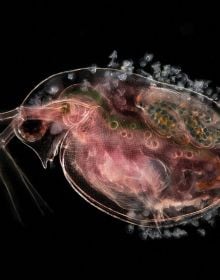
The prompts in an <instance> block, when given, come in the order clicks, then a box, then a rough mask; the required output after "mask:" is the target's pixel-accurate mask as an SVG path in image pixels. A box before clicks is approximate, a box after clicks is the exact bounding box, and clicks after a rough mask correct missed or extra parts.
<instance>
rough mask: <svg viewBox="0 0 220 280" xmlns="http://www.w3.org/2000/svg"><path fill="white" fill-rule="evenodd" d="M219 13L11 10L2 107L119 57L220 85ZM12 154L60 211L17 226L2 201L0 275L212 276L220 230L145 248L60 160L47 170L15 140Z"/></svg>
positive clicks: (104, 7) (89, 7)
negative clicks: (148, 57)
mask: <svg viewBox="0 0 220 280" xmlns="http://www.w3.org/2000/svg"><path fill="white" fill-rule="evenodd" d="M217 10H218V9H217V7H213V6H212V7H211V5H210V6H208V5H202V4H196V5H195V6H192V4H189V3H186V2H184V3H183V4H181V3H180V2H179V3H177V4H176V5H173V4H170V5H167V4H166V5H165V4H164V5H161V4H160V3H159V2H158V3H155V5H152V4H151V5H150V4H149V3H148V1H142V2H137V1H136V2H134V1H132V2H131V3H130V4H129V3H126V4H121V5H119V4H116V3H113V2H104V1H103V3H102V4H95V3H94V2H93V3H90V4H87V3H86V2H84V1H83V2H81V3H79V2H78V3H77V2H75V1H72V3H71V4H70V2H69V4H67V3H64V2H61V1H57V3H55V2H54V3H52V2H46V1H45V2H44V3H40V2H38V1H36V2H35V1H32V2H30V3H21V2H19V3H16V4H15V3H9V4H8V5H7V7H2V9H1V25H0V36H1V52H0V53H1V69H2V74H1V92H0V110H1V111H4V110H7V109H12V108H14V107H16V106H18V105H19V104H21V102H22V100H23V99H24V97H25V96H26V95H27V94H28V92H29V91H30V90H31V89H32V88H33V87H34V86H35V85H36V84H37V83H38V82H40V81H41V80H42V79H44V78H46V77H47V76H49V75H51V74H54V73H57V72H59V71H63V70H68V69H74V68H80V67H87V66H90V65H92V64H97V65H98V66H106V65H107V64H108V62H109V58H108V56H109V55H110V53H111V52H112V51H113V50H117V51H118V55H119V59H120V60H123V59H133V60H136V61H138V59H139V58H140V57H142V56H143V55H144V53H145V52H151V53H153V54H154V55H155V57H156V60H159V61H161V62H162V63H163V64H166V63H169V64H171V65H177V66H180V67H181V68H182V69H183V71H184V72H186V73H188V74H189V75H190V76H191V77H192V78H194V79H195V78H197V79H208V80H212V81H214V82H215V83H216V84H220V79H219V65H220V64H219V63H220V54H219V35H220V25H219V17H218V15H217ZM11 151H12V152H13V155H14V156H15V158H16V159H17V161H18V162H19V164H20V165H21V166H22V167H23V169H24V170H25V172H26V174H27V175H28V176H29V177H30V179H31V180H32V181H33V182H34V185H35V186H36V188H37V189H38V190H39V192H40V193H41V194H42V196H43V197H44V199H45V200H46V201H47V202H48V203H49V205H50V206H51V208H52V209H53V211H54V212H53V214H51V215H48V216H46V217H44V218H33V219H32V218H31V217H32V216H31V211H30V214H29V212H28V211H29V210H28V209H27V210H26V211H27V213H28V214H27V216H28V218H29V222H28V223H27V225H26V226H25V227H21V226H19V225H17V224H16V223H15V222H14V220H13V218H12V216H11V215H10V212H9V211H8V210H7V207H6V205H4V202H3V201H4V199H2V198H1V199H0V200H1V203H2V204H3V207H1V211H2V213H1V218H2V222H1V221H0V237H1V238H0V254H1V258H2V261H1V262H0V266H1V267H2V268H3V267H4V266H5V264H10V265H11V267H14V264H16V263H18V264H19V266H18V268H16V269H17V270H16V271H17V273H20V272H21V273H25V274H28V268H31V271H32V273H34V274H35V273H37V272H38V271H42V269H43V268H47V270H48V271H49V273H54V271H55V272H57V273H58V272H60V273H61V275H62V276H63V278H64V279H65V277H64V274H65V273H67V272H68V273H70V276H71V277H74V276H75V274H76V270H77V268H79V267H83V269H82V270H80V273H82V274H83V273H84V272H86V271H87V272H89V273H94V274H95V275H96V274H97V275H98V274H100V273H101V268H104V269H105V274H102V277H103V278H104V279H105V278H106V275H108V273H109V271H112V270H115V269H116V268H121V269H122V271H124V273H125V272H130V271H132V270H135V272H142V273H143V274H144V275H145V276H146V277H148V275H149V273H153V274H154V275H156V276H157V275H159V274H162V275H170V276H172V275H173V276H176V277H178V276H179V275H182V274H183V273H184V274H185V275H186V276H188V275H191V273H192V271H194V273H195V275H197V276H201V275H203V273H204V272H205V271H206V270H208V269H210V272H213V271H214V272H215V270H216V268H215V267H216V266H215V265H216V263H217V260H218V257H214V254H215V252H218V251H219V249H220V246H219V245H220V241H219V240H220V236H219V233H220V226H219V224H217V225H216V226H215V227H214V228H213V229H211V230H210V231H208V234H207V236H206V237H204V238H201V237H199V236H195V235H194V234H192V235H191V234H190V235H189V236H188V237H186V238H183V239H180V240H172V239H171V240H147V241H143V240H141V239H140V237H139V236H138V233H136V234H133V235H130V234H128V233H127V232H126V225H125V224H124V223H122V222H120V221H117V220H115V219H113V218H112V217H109V216H106V215H105V214H103V213H101V212H99V211H98V210H97V209H95V208H93V207H92V206H90V205H89V204H87V203H86V202H85V201H84V200H82V199H81V198H80V197H79V196H78V195H77V194H76V193H75V192H74V191H72V189H71V187H70V186H69V184H68V183H67V182H66V180H65V178H64V176H63V174H62V170H61V168H60V167H59V162H58V160H55V165H54V166H52V167H51V168H49V169H48V170H46V171H45V170H43V168H42V167H41V163H40V161H39V160H38V158H37V157H36V156H35V154H33V152H32V151H31V150H29V149H28V148H27V147H24V146H23V145H22V144H20V143H19V142H18V141H14V142H13V143H12V145H11ZM24 208H25V205H24ZM12 270H13V269H12ZM176 270H177V271H178V272H175V271H176ZM9 272H10V270H9ZM115 277H117V274H116V272H115Z"/></svg>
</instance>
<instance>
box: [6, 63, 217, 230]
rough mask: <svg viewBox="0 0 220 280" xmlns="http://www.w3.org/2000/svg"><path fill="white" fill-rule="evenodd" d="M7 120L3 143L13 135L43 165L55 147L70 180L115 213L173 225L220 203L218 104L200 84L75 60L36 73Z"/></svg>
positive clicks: (148, 222)
mask: <svg viewBox="0 0 220 280" xmlns="http://www.w3.org/2000/svg"><path fill="white" fill-rule="evenodd" d="M7 120H10V121H11V122H10V124H9V126H8V127H7V128H6V129H5V131H3V132H2V133H1V138H0V140H1V150H4V151H6V145H7V144H8V142H9V141H10V140H11V139H12V137H13V136H14V135H16V136H17V137H18V138H19V139H20V140H21V141H22V142H23V143H24V144H26V145H27V146H29V147H30V148H31V149H33V151H34V152H35V153H36V154H37V155H38V157H39V158H40V160H41V162H42V165H43V166H44V168H46V167H47V163H48V161H53V159H54V157H55V156H56V155H57V154H58V153H59V158H60V163H61V165H62V168H63V172H64V175H65V177H66V179H67V180H68V182H69V183H70V185H71V186H72V187H73V189H74V190H75V191H76V192H77V193H78V194H80V195H81V196H82V197H83V198H84V199H85V200H86V201H88V202H89V203H91V204H92V205H94V206H95V207H97V208H98V209H100V210H102V211H104V212H105V213H107V214H110V215H112V216H113V217H115V218H119V219H121V220H123V221H126V222H128V223H131V224H136V225H140V226H143V227H152V228H153V227H156V226H157V227H158V225H159V227H163V226H165V227H172V226H174V225H178V224H181V223H183V222H186V221H187V220H189V219H192V218H196V217H201V216H202V215H204V214H205V213H206V212H207V211H208V210H209V209H214V208H216V207H218V206H219V204H220V108H219V104H218V103H217V102H214V101H212V100H210V99H209V98H207V97H206V96H203V95H201V94H199V93H197V92H194V91H191V90H187V89H184V88H182V89H179V88H177V87H174V86H171V85H168V84H164V83H159V82H156V81H154V80H151V79H148V78H147V77H144V76H141V75H138V74H133V73H132V74H131V73H130V74H127V73H125V72H123V71H120V70H114V69H107V68H106V69H104V68H97V69H95V71H91V69H90V68H85V69H78V70H73V71H67V72H62V73H59V74H56V75H53V76H51V77H49V78H48V79H46V80H44V81H43V82H41V83H40V84H39V85H38V86H37V87H35V88H34V89H33V91H32V92H31V93H30V94H29V95H28V96H27V98H26V99H25V100H24V102H23V103H22V104H21V106H20V107H18V108H17V109H15V110H13V111H11V112H6V113H1V114H0V121H7ZM8 157H10V155H9V154H8ZM0 164H2V163H0ZM17 168H19V167H17ZM17 170H18V173H19V169H17ZM20 176H21V178H22V180H23V181H25V183H26V184H27V185H28V186H29V184H28V183H27V179H26V177H25V176H24V175H23V173H21V174H20ZM2 178H4V174H3V172H2V171H1V179H2ZM5 184H6V185H7V183H5Z"/></svg>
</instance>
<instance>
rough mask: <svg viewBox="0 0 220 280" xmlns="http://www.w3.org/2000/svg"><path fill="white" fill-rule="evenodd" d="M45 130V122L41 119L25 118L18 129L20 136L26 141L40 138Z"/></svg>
mask: <svg viewBox="0 0 220 280" xmlns="http://www.w3.org/2000/svg"><path fill="white" fill-rule="evenodd" d="M46 130H47V124H46V123H45V122H43V121H41V120H25V121H24V122H23V123H22V124H21V126H20V127H19V129H18V132H19V134H20V135H21V136H22V138H23V139H24V140H26V141H28V142H34V141H37V140H39V139H41V138H42V137H43V136H44V134H45V132H46Z"/></svg>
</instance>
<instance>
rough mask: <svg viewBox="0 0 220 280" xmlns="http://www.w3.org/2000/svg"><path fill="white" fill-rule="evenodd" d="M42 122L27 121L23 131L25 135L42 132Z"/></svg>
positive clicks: (24, 123) (23, 125)
mask: <svg viewBox="0 0 220 280" xmlns="http://www.w3.org/2000/svg"><path fill="white" fill-rule="evenodd" d="M41 127H42V121H41V120H26V121H24V122H23V124H22V130H23V131H24V133H29V134H36V133H38V132H39V131H40V130H41Z"/></svg>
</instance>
